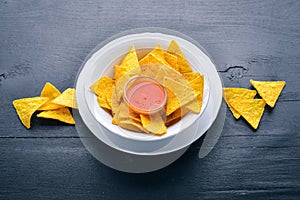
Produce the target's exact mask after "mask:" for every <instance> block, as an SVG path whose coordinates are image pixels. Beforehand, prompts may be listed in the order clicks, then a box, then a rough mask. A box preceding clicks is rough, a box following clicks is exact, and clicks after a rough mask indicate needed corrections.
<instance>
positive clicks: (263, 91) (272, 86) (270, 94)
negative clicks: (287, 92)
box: [250, 79, 285, 108]
mask: <svg viewBox="0 0 300 200" xmlns="http://www.w3.org/2000/svg"><path fill="white" fill-rule="evenodd" d="M250 83H251V84H252V85H253V87H254V88H255V89H256V90H257V92H258V94H259V95H260V96H261V97H262V98H263V99H264V100H265V101H266V103H267V104H268V105H269V106H271V107H272V108H273V107H274V106H275V103H276V101H277V99H278V97H279V95H280V93H281V91H282V90H283V88H284V86H285V81H254V80H252V79H251V80H250Z"/></svg>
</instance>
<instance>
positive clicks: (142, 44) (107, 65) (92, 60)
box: [76, 29, 221, 154]
mask: <svg viewBox="0 0 300 200" xmlns="http://www.w3.org/2000/svg"><path fill="white" fill-rule="evenodd" d="M146 30H147V31H146V32H143V30H132V31H130V32H127V33H122V34H121V35H118V36H115V37H114V38H112V39H110V40H109V41H106V42H104V43H102V44H101V45H99V46H98V47H97V48H96V49H95V50H94V51H93V52H92V54H91V55H90V56H89V57H88V58H87V59H86V61H85V62H84V64H83V66H82V69H81V71H80V73H79V76H78V79H77V83H76V89H77V92H76V94H77V101H78V106H79V113H80V114H81V115H82V116H86V115H91V116H92V117H93V118H94V119H95V120H96V121H97V122H98V123H99V124H97V125H95V124H93V125H92V124H91V123H90V122H88V121H87V119H84V118H87V117H83V121H84V122H85V123H86V125H87V127H89V128H90V129H93V130H91V131H92V132H93V134H94V135H95V136H96V137H97V138H99V139H100V140H101V141H104V142H105V141H106V143H107V144H109V145H111V146H114V147H115V148H117V149H119V150H122V151H129V152H133V153H137V154H153V153H154V152H155V153H162V152H163V149H164V150H165V151H172V149H171V150H170V149H168V148H166V146H169V145H170V144H171V143H174V142H175V146H176V145H177V144H178V148H179V147H180V148H182V147H185V146H187V145H189V144H191V143H192V142H193V141H194V140H195V139H197V138H199V135H200V136H201V135H202V134H203V133H204V132H205V131H206V130H207V129H206V130H205V131H203V130H202V131H201V132H202V133H201V134H199V133H198V132H197V130H198V124H199V118H200V117H201V116H202V114H203V113H204V111H205V109H206V106H207V105H208V102H209V100H210V98H209V97H210V96H211V95H210V92H209V91H210V85H211V84H210V80H209V76H208V75H209V74H212V71H213V73H214V76H215V74H217V72H216V69H215V66H214V64H213V62H212V61H211V60H210V58H209V57H208V56H207V55H206V54H205V53H204V52H203V51H202V50H201V49H200V47H199V46H198V45H195V44H194V43H193V42H191V41H190V40H191V39H189V38H187V37H186V36H183V35H181V34H179V33H177V32H173V31H170V30H166V29H160V30H159V31H157V29H146ZM178 35H180V36H178ZM171 40H176V41H177V42H178V44H179V45H180V47H181V48H182V51H183V52H184V54H185V55H186V58H187V60H188V61H189V63H190V64H191V66H192V67H193V70H194V71H199V72H200V73H202V74H204V77H205V84H204V95H203V105H202V109H201V112H200V114H198V115H197V114H193V113H189V114H188V115H186V116H185V117H183V118H182V119H181V120H180V121H179V122H177V123H176V124H174V125H172V126H170V127H168V131H167V133H166V134H165V135H163V136H160V137H159V136H154V135H148V134H142V133H136V132H132V131H128V130H125V129H122V128H120V127H118V126H116V125H113V124H112V123H111V120H112V117H111V116H110V115H109V114H108V113H107V112H105V111H104V110H103V109H102V108H100V107H99V106H98V103H97V98H96V96H95V95H94V94H93V93H92V92H91V91H90V89H89V87H90V86H91V85H92V84H93V83H94V82H95V81H96V80H97V79H98V78H100V77H102V76H103V75H108V76H110V77H112V76H113V66H114V65H115V64H118V63H120V61H121V59H122V57H124V55H125V54H126V53H128V51H129V49H130V46H131V45H132V44H133V45H134V46H135V48H136V49H137V50H138V49H145V48H151V49H153V48H155V46H156V45H157V44H160V45H161V46H162V47H163V49H166V48H167V46H168V45H169V42H170V41H171ZM215 77H216V76H215ZM217 77H218V75H217ZM214 79H215V78H214ZM218 79H219V77H218ZM219 80H220V79H219ZM216 81H217V83H218V84H217V85H221V84H220V83H221V81H218V80H214V84H216V83H215V82H216ZM219 92H221V87H218V93H219ZM83 96H84V97H83ZM83 99H84V101H83ZM212 101H215V100H212ZM214 103H215V106H216V107H217V108H219V107H220V104H221V98H220V95H219V94H218V98H217V101H216V102H214ZM84 104H85V105H84ZM86 108H88V111H87V109H86ZM87 112H89V114H87ZM209 112H210V111H209ZM91 116H89V118H90V119H91ZM214 119H215V116H212V120H207V121H204V122H203V121H201V123H206V125H205V127H207V128H208V127H209V126H210V125H211V124H212V122H213V120H214ZM90 121H91V120H90ZM94 122H95V121H94ZM96 127H97V128H96ZM191 132H192V133H191ZM182 134H185V135H186V136H188V137H187V138H188V139H185V140H183V142H180V141H177V139H178V138H182ZM181 140H182V139H181ZM171 146H172V145H171ZM172 148H173V149H174V145H173V146H172ZM175 149H176V147H175Z"/></svg>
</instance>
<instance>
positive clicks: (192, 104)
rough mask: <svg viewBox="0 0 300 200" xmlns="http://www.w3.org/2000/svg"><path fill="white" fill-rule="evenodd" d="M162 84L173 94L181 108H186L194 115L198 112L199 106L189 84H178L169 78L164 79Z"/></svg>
mask: <svg viewBox="0 0 300 200" xmlns="http://www.w3.org/2000/svg"><path fill="white" fill-rule="evenodd" d="M163 84H164V86H165V87H166V88H168V89H170V90H171V91H172V92H173V93H174V94H175V96H176V97H177V98H178V101H179V103H180V106H181V107H186V108H188V109H189V110H190V111H192V112H194V113H199V112H200V109H201V106H199V105H198V101H197V96H196V94H195V93H194V91H193V89H192V88H191V87H190V85H189V84H186V85H185V84H182V83H179V82H177V81H174V80H173V79H171V78H169V77H165V78H164V82H163Z"/></svg>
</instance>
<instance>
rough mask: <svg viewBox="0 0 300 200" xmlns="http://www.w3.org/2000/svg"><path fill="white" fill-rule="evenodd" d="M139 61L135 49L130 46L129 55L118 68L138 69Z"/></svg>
mask: <svg viewBox="0 0 300 200" xmlns="http://www.w3.org/2000/svg"><path fill="white" fill-rule="evenodd" d="M139 66H140V65H139V61H138V57H137V54H136V51H135V48H134V46H133V45H131V47H130V50H129V53H128V54H127V55H126V56H125V58H124V59H123V60H122V63H121V65H120V67H125V68H127V69H128V71H129V70H131V69H133V68H136V67H139Z"/></svg>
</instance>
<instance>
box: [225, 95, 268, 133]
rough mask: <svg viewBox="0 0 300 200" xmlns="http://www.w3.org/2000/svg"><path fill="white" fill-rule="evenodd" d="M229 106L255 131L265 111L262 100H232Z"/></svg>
mask: <svg viewBox="0 0 300 200" xmlns="http://www.w3.org/2000/svg"><path fill="white" fill-rule="evenodd" d="M230 104H231V105H232V107H233V108H234V109H235V110H236V111H238V112H239V113H240V114H241V115H242V116H243V118H244V119H245V120H246V121H247V122H248V123H249V124H250V125H251V126H252V127H253V128H254V129H257V127H258V124H259V122H260V119H261V117H262V115H263V113H264V110H265V105H266V102H265V101H264V100H263V99H233V100H232V101H231V102H230Z"/></svg>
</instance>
